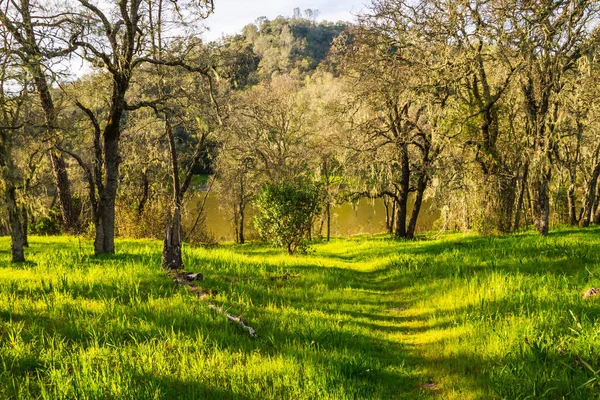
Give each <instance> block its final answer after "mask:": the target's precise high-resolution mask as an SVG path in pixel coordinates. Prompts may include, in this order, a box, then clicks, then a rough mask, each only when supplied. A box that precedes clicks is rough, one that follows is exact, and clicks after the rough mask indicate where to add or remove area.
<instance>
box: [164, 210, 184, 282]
mask: <svg viewBox="0 0 600 400" xmlns="http://www.w3.org/2000/svg"><path fill="white" fill-rule="evenodd" d="M162 267H163V268H165V269H167V270H179V269H183V259H182V257H181V211H180V210H179V207H177V206H176V207H175V209H174V210H173V220H172V221H171V222H169V223H168V224H167V230H166V233H165V240H164V242H163V252H162Z"/></svg>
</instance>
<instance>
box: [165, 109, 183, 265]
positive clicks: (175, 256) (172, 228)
mask: <svg viewBox="0 0 600 400" xmlns="http://www.w3.org/2000/svg"><path fill="white" fill-rule="evenodd" d="M165 131H166V133H167V138H168V140H169V151H170V153H171V167H172V170H171V174H172V178H173V203H174V207H173V218H172V219H171V221H170V222H169V223H168V224H167V230H166V232H165V239H164V242H163V254H162V267H163V268H165V269H168V270H179V269H183V260H182V258H181V210H180V208H181V206H182V205H183V193H182V190H181V186H180V182H179V165H178V163H177V148H176V146H175V136H174V134H173V127H172V126H171V121H170V120H169V117H168V115H165Z"/></svg>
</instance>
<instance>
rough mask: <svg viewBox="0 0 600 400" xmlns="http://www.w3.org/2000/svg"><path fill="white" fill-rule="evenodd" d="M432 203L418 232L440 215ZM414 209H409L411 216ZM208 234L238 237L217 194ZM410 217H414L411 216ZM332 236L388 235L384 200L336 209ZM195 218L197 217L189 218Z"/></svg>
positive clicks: (212, 197)
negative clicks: (433, 209) (432, 207)
mask: <svg viewBox="0 0 600 400" xmlns="http://www.w3.org/2000/svg"><path fill="white" fill-rule="evenodd" d="M204 195H205V193H202V192H200V193H198V197H197V198H194V199H192V200H191V201H190V204H188V207H187V209H188V210H189V211H190V213H192V212H193V210H195V209H197V207H198V205H199V204H201V203H202V200H203V199H204ZM429 207H430V203H429V202H428V201H424V202H423V206H422V207H421V213H420V215H419V221H418V224H417V232H426V231H430V230H431V229H432V228H433V224H434V222H435V221H436V220H437V218H438V216H439V214H438V213H437V212H436V211H430V210H429ZM411 211H412V209H409V213H410V212H411ZM205 213H206V230H207V231H208V232H209V233H211V234H212V236H213V237H214V238H215V239H216V240H217V241H221V242H222V241H232V240H234V237H235V233H234V228H233V224H232V219H231V215H230V211H229V210H228V209H226V208H224V207H221V201H220V200H219V196H218V195H217V194H215V193H209V195H208V198H207V199H206V204H205ZM253 215H254V213H253V210H252V207H249V210H248V211H247V212H246V224H245V236H246V238H247V239H252V238H255V237H256V236H257V235H256V231H255V230H254V226H253V223H252V217H253ZM409 215H410V214H409ZM331 216H332V218H331V235H332V236H351V235H357V234H375V233H382V232H385V206H384V205H383V200H381V199H374V200H371V199H362V200H360V201H359V202H358V203H356V204H351V203H345V204H342V205H337V206H334V207H332V215H331ZM187 217H188V218H193V215H188V216H187ZM319 227H320V221H319V220H317V221H316V223H315V228H314V231H313V234H314V235H318V233H319ZM326 229H327V228H326V226H325V225H323V230H322V234H323V235H326V232H327V231H326Z"/></svg>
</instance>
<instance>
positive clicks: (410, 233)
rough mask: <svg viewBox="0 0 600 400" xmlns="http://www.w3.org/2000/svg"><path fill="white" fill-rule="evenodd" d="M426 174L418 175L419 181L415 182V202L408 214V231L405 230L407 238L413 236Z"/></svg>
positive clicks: (425, 185) (425, 182) (421, 202)
mask: <svg viewBox="0 0 600 400" xmlns="http://www.w3.org/2000/svg"><path fill="white" fill-rule="evenodd" d="M427 180H428V179H427V176H426V175H424V174H423V175H421V176H419V182H418V183H417V194H416V196H415V202H414V206H413V210H412V214H411V216H410V222H409V223H408V231H407V232H406V237H407V238H408V239H413V238H414V237H415V230H416V229H417V220H418V219H419V213H420V212H421V205H422V204H423V195H424V194H425V189H426V188H427Z"/></svg>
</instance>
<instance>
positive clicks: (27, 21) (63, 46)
mask: <svg viewBox="0 0 600 400" xmlns="http://www.w3.org/2000/svg"><path fill="white" fill-rule="evenodd" d="M2 3H3V2H0V5H1V4H2ZM0 21H1V22H2V24H3V26H4V29H6V31H7V32H8V33H9V34H10V35H11V37H12V38H13V40H14V42H13V46H18V49H14V54H15V55H16V56H18V58H19V59H20V61H21V64H22V66H23V67H24V69H26V70H27V72H28V73H30V74H31V75H32V77H33V82H34V85H35V88H36V91H37V93H38V96H39V99H40V104H41V106H42V109H43V111H44V116H45V120H46V121H45V122H46V130H47V140H48V143H49V146H48V149H47V151H48V156H49V160H50V165H51V166H52V172H53V176H54V180H55V185H56V191H57V195H58V196H57V197H58V202H59V205H60V210H61V215H62V221H63V224H64V226H65V228H66V229H67V230H72V229H74V228H75V227H76V225H77V215H76V214H75V210H74V209H73V204H72V195H71V186H70V182H69V174H68V171H67V166H66V163H65V160H64V159H63V157H62V154H60V152H58V151H57V150H56V149H55V148H54V147H53V144H54V143H58V142H59V141H60V138H59V135H58V131H59V130H60V127H59V115H58V112H57V110H56V107H55V105H54V100H53V98H52V93H51V89H50V84H49V82H48V81H49V78H48V76H47V74H46V71H50V72H51V73H52V70H51V68H50V67H51V66H52V63H53V62H57V59H59V58H64V57H65V56H67V55H69V54H70V53H72V52H73V51H74V49H75V46H74V40H75V38H76V37H77V36H78V35H79V28H78V27H77V26H76V25H75V24H74V23H73V21H71V20H69V19H68V18H66V17H59V18H56V17H54V16H52V12H49V11H47V9H46V7H44V6H43V5H39V4H35V3H32V2H31V1H30V0H20V3H19V4H18V5H17V4H16V3H14V2H10V1H7V2H6V8H5V9H4V10H2V9H0ZM62 30H66V31H67V32H69V34H68V35H65V34H64V33H63V32H61V31H62Z"/></svg>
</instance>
